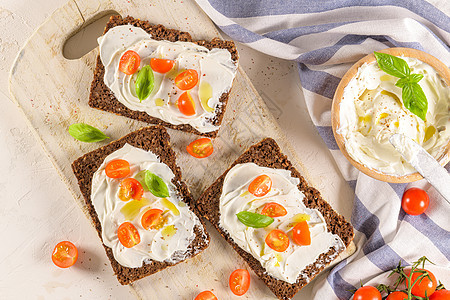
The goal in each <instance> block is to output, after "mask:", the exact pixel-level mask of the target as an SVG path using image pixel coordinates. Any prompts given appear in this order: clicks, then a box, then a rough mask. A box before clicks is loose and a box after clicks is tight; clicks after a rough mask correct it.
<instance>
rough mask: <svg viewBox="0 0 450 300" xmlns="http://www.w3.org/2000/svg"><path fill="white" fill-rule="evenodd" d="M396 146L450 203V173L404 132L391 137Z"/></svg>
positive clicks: (390, 140)
mask: <svg viewBox="0 0 450 300" xmlns="http://www.w3.org/2000/svg"><path fill="white" fill-rule="evenodd" d="M389 142H390V143H391V144H392V145H393V146H394V148H395V149H396V150H397V151H398V152H399V153H400V154H401V155H402V156H403V158H404V159H405V160H406V161H407V162H409V163H410V164H411V165H412V166H413V167H414V168H415V169H416V170H417V172H419V173H420V174H421V175H422V176H423V177H424V178H425V179H426V180H428V182H429V183H430V184H431V185H432V186H434V188H435V189H436V190H437V191H438V192H439V193H440V194H441V195H442V196H443V197H444V198H445V200H447V202H448V203H450V174H449V173H448V172H447V170H446V169H444V168H443V167H442V166H441V165H440V164H439V163H438V162H437V160H435V159H434V158H433V157H432V156H431V155H430V154H429V153H428V152H427V151H426V150H425V149H423V148H422V147H421V146H420V145H419V144H417V143H416V142H414V141H413V140H412V139H411V138H409V137H407V136H405V135H403V134H399V133H397V134H394V135H392V136H391V137H390V138H389Z"/></svg>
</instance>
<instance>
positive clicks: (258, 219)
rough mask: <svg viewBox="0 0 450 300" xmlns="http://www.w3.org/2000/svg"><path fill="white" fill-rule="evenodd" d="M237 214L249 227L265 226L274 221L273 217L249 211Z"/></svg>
mask: <svg viewBox="0 0 450 300" xmlns="http://www.w3.org/2000/svg"><path fill="white" fill-rule="evenodd" d="M236 216H237V218H238V219H239V221H241V223H242V224H244V225H245V226H248V227H254V228H264V227H267V226H269V225H270V224H272V223H273V218H271V217H268V216H265V215H261V214H257V213H253V212H249V211H241V212H239V213H237V214H236Z"/></svg>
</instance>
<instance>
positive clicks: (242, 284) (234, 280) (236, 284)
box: [228, 269, 250, 296]
mask: <svg viewBox="0 0 450 300" xmlns="http://www.w3.org/2000/svg"><path fill="white" fill-rule="evenodd" d="M228 283H229V284H230V290H231V291H232V292H233V294H235V295H236V296H242V295H244V294H245V293H247V291H248V288H249V287H250V273H249V272H248V271H247V270H244V269H237V270H234V271H233V273H231V275H230V280H229V282H228Z"/></svg>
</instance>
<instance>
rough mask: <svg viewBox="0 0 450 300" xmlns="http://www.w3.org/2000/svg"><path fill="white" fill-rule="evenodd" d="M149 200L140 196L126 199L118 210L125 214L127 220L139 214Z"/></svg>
mask: <svg viewBox="0 0 450 300" xmlns="http://www.w3.org/2000/svg"><path fill="white" fill-rule="evenodd" d="M149 204H150V201H149V200H148V199H147V198H141V200H131V201H128V202H127V203H126V204H125V205H124V206H123V207H122V208H121V209H120V212H121V213H122V214H123V215H124V216H125V219H126V220H127V221H131V220H133V219H134V218H136V216H137V215H138V214H139V212H140V211H141V208H143V207H144V206H146V205H149Z"/></svg>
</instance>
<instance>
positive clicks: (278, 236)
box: [265, 229, 289, 252]
mask: <svg viewBox="0 0 450 300" xmlns="http://www.w3.org/2000/svg"><path fill="white" fill-rule="evenodd" d="M265 242H266V244H267V245H268V246H269V247H270V248H272V249H273V250H275V251H277V252H283V251H285V250H286V249H287V248H288V247H289V238H288V236H287V235H286V233H284V232H283V231H281V230H279V229H274V230H272V231H271V232H269V234H268V235H267V236H266V240H265Z"/></svg>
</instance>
